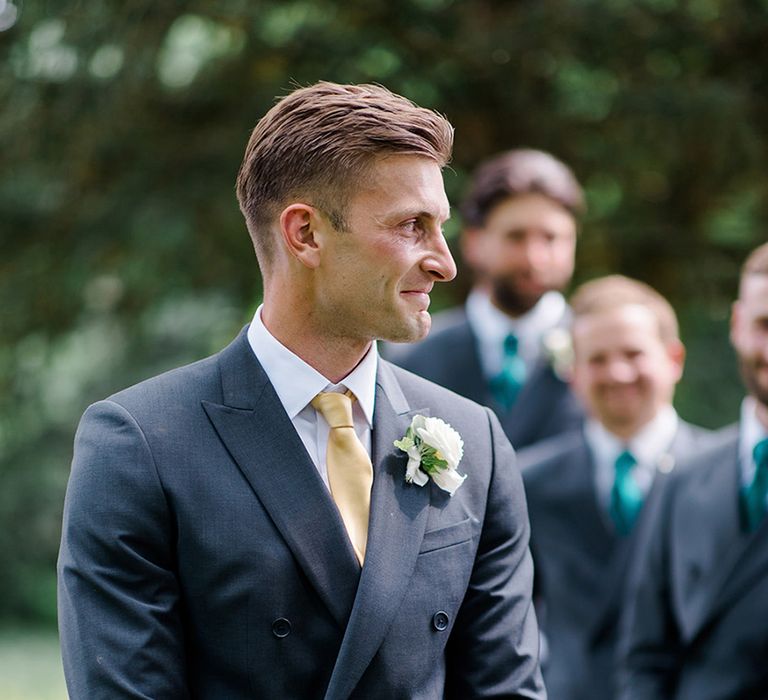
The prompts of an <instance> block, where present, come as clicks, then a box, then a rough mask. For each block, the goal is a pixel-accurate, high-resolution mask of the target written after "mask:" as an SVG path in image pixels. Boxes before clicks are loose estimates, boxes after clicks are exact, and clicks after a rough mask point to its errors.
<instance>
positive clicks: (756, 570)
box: [710, 518, 768, 616]
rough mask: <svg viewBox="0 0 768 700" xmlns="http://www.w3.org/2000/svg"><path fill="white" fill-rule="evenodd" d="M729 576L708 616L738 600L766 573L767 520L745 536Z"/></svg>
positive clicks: (767, 570)
mask: <svg viewBox="0 0 768 700" xmlns="http://www.w3.org/2000/svg"><path fill="white" fill-rule="evenodd" d="M728 571H729V574H730V575H729V576H728V578H727V579H726V580H725V581H724V582H723V585H722V588H721V589H720V591H719V592H718V595H717V597H716V599H715V600H714V601H713V604H712V609H711V611H710V616H712V615H715V614H717V612H719V611H720V610H722V609H724V608H726V607H728V605H730V604H731V603H732V602H733V601H735V600H738V598H739V597H741V596H742V595H743V594H744V593H745V591H747V590H749V588H750V587H751V586H753V585H754V584H755V583H757V582H759V581H763V580H765V576H766V574H767V573H768V518H766V519H764V520H763V522H762V523H761V524H760V527H758V529H757V530H755V532H753V533H752V534H750V535H746V541H745V542H744V546H743V547H741V548H739V549H738V550H737V555H736V556H735V557H734V561H733V565H732V566H730V567H729V569H728Z"/></svg>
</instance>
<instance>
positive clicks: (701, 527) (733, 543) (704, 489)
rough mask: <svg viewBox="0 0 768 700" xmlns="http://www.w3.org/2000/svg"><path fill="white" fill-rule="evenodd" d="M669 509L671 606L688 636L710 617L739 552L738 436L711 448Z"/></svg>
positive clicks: (740, 549)
mask: <svg viewBox="0 0 768 700" xmlns="http://www.w3.org/2000/svg"><path fill="white" fill-rule="evenodd" d="M706 460H707V463H706V464H701V465H694V466H692V469H694V470H696V471H695V472H694V475H693V477H692V479H691V481H690V482H689V484H690V488H687V489H686V490H685V496H684V498H680V500H679V505H678V508H677V509H676V510H675V511H673V520H672V523H671V527H672V549H673V551H674V552H676V553H677V556H676V558H675V560H674V561H673V563H672V566H673V572H672V576H673V579H674V590H673V596H674V599H675V607H676V608H677V609H678V610H679V611H680V616H679V617H680V627H681V631H682V633H683V637H684V639H687V640H690V639H692V638H693V637H694V636H695V634H696V633H697V632H698V630H699V629H701V626H702V625H703V624H704V622H705V621H706V620H707V618H708V617H709V614H710V612H711V610H712V608H713V605H714V603H715V601H716V599H717V596H718V595H719V593H720V591H721V589H722V587H723V584H724V582H725V581H726V580H727V579H728V577H729V576H730V575H731V572H732V569H733V566H734V564H735V563H736V561H737V560H738V559H739V557H740V556H741V553H742V550H743V547H744V542H745V537H744V535H743V534H742V533H741V531H740V527H739V499H738V489H739V486H738V484H739V473H738V448H737V441H736V440H733V441H729V442H728V443H727V444H725V445H723V446H721V447H719V448H717V449H715V450H713V451H712V452H709V453H708V454H707V455H706Z"/></svg>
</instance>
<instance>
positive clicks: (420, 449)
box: [395, 415, 467, 496]
mask: <svg viewBox="0 0 768 700" xmlns="http://www.w3.org/2000/svg"><path fill="white" fill-rule="evenodd" d="M395 447H397V448H399V449H401V450H402V451H403V452H405V453H406V454H407V455H408V466H407V467H406V469H405V480H406V481H407V482H408V483H409V484H410V483H414V484H416V485H417V486H424V484H426V483H427V481H429V477H432V481H434V482H435V483H436V484H437V485H438V486H439V487H440V488H441V489H443V491H447V492H448V493H449V494H451V496H453V494H454V493H455V492H456V489H458V488H459V486H461V485H462V484H463V483H464V479H466V478H467V476H466V474H464V475H461V474H459V473H458V472H457V471H456V467H458V466H459V462H460V461H461V458H462V457H463V456H464V441H463V440H462V439H461V436H460V435H459V434H458V433H457V432H456V431H455V430H454V429H453V428H452V427H451V426H450V425H448V423H446V422H445V421H444V420H441V419H440V418H428V417H426V416H421V415H418V416H415V417H414V419H413V420H412V421H411V425H410V426H409V427H408V431H407V432H406V434H405V435H404V436H403V437H402V438H400V439H399V440H395Z"/></svg>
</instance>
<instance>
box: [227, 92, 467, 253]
mask: <svg viewBox="0 0 768 700" xmlns="http://www.w3.org/2000/svg"><path fill="white" fill-rule="evenodd" d="M452 147H453V127H452V126H451V124H450V123H449V122H448V120H447V119H446V118H445V117H443V116H442V115H440V114H438V113H437V112H434V111H432V110H430V109H425V108H422V107H418V106H416V105H415V104H414V103H413V102H411V101H410V100H407V99H406V98H404V97H401V96H400V95H396V94H394V93H392V92H390V91H389V90H387V89H386V88H384V87H382V86H380V85H338V84H336V83H329V82H319V83H316V84H315V85H311V86H309V87H305V88H299V89H297V90H295V91H294V92H292V93H290V94H289V95H287V96H285V97H283V98H282V99H280V100H279V101H278V102H277V104H276V105H275V106H274V107H272V109H270V110H269V111H268V112H267V113H266V114H265V115H264V116H263V117H262V118H261V119H260V120H259V122H258V124H257V125H256V127H255V128H254V130H253V132H252V133H251V138H250V140H249V141H248V146H247V148H246V151H245V157H244V159H243V163H242V165H241V166H240V171H239V173H238V176H237V198H238V201H239V203H240V209H241V211H242V212H243V215H244V216H245V221H246V224H247V226H248V231H249V232H250V234H251V239H252V240H253V244H254V248H255V250H256V255H257V257H258V259H259V262H260V264H262V266H263V264H264V263H265V262H269V261H270V260H271V259H272V257H273V254H274V249H275V245H276V244H275V241H274V240H272V234H271V231H270V228H271V224H272V223H273V222H274V220H275V219H276V217H277V216H278V215H279V214H280V211H281V210H282V208H283V207H285V206H287V205H288V204H289V203H290V202H291V200H293V201H302V200H303V201H304V202H305V203H307V204H310V205H312V206H315V207H317V208H318V209H320V210H321V211H322V212H323V213H325V214H326V215H327V216H328V217H329V218H330V220H331V223H332V224H333V225H334V226H335V227H336V228H337V229H339V230H345V229H346V224H345V220H344V216H345V213H346V206H347V204H348V202H349V199H350V197H351V196H352V194H354V192H355V191H356V187H357V186H358V185H359V183H360V182H361V180H362V181H364V178H365V176H366V174H367V168H368V167H370V165H371V163H372V162H373V160H374V159H375V158H376V157H377V156H383V155H414V156H424V157H427V158H431V159H432V160H434V161H435V162H436V163H437V164H438V165H439V166H440V167H443V166H444V165H445V164H446V163H447V162H448V161H449V160H450V157H451V150H452Z"/></svg>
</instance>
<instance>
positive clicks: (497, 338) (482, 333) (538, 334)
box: [465, 289, 568, 378]
mask: <svg viewBox="0 0 768 700" xmlns="http://www.w3.org/2000/svg"><path fill="white" fill-rule="evenodd" d="M465 308H466V312H467V320H468V321H469V325H470V326H471V327H472V331H473V332H474V334H475V337H476V338H477V341H478V350H479V352H480V364H481V365H482V367H483V372H484V374H485V376H486V377H488V378H491V377H495V376H496V375H497V374H498V373H499V372H500V371H501V367H502V361H503V359H504V338H506V337H507V335H509V334H510V333H514V334H515V336H517V342H518V353H519V355H520V357H521V359H522V360H523V362H525V365H526V367H527V368H528V369H529V371H530V369H532V368H533V366H534V365H535V364H536V363H537V362H538V361H539V358H540V357H541V353H542V342H543V339H544V336H545V335H546V333H547V332H548V331H550V330H552V329H553V328H557V327H558V326H561V325H562V323H563V318H564V316H565V315H566V313H567V310H568V305H567V304H566V303H565V298H564V297H563V295H562V294H560V293H559V292H547V293H546V294H544V296H542V297H541V299H539V301H538V303H537V304H536V306H534V307H533V308H532V309H531V310H530V311H528V313H525V314H523V315H522V316H519V317H517V318H512V317H510V316H507V314H505V313H504V312H503V311H501V310H499V309H497V308H496V307H495V306H494V305H493V302H492V301H491V298H490V296H489V295H488V293H487V292H485V291H483V290H480V289H474V290H472V292H470V294H469V296H468V297H467V301H466V307H465Z"/></svg>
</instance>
